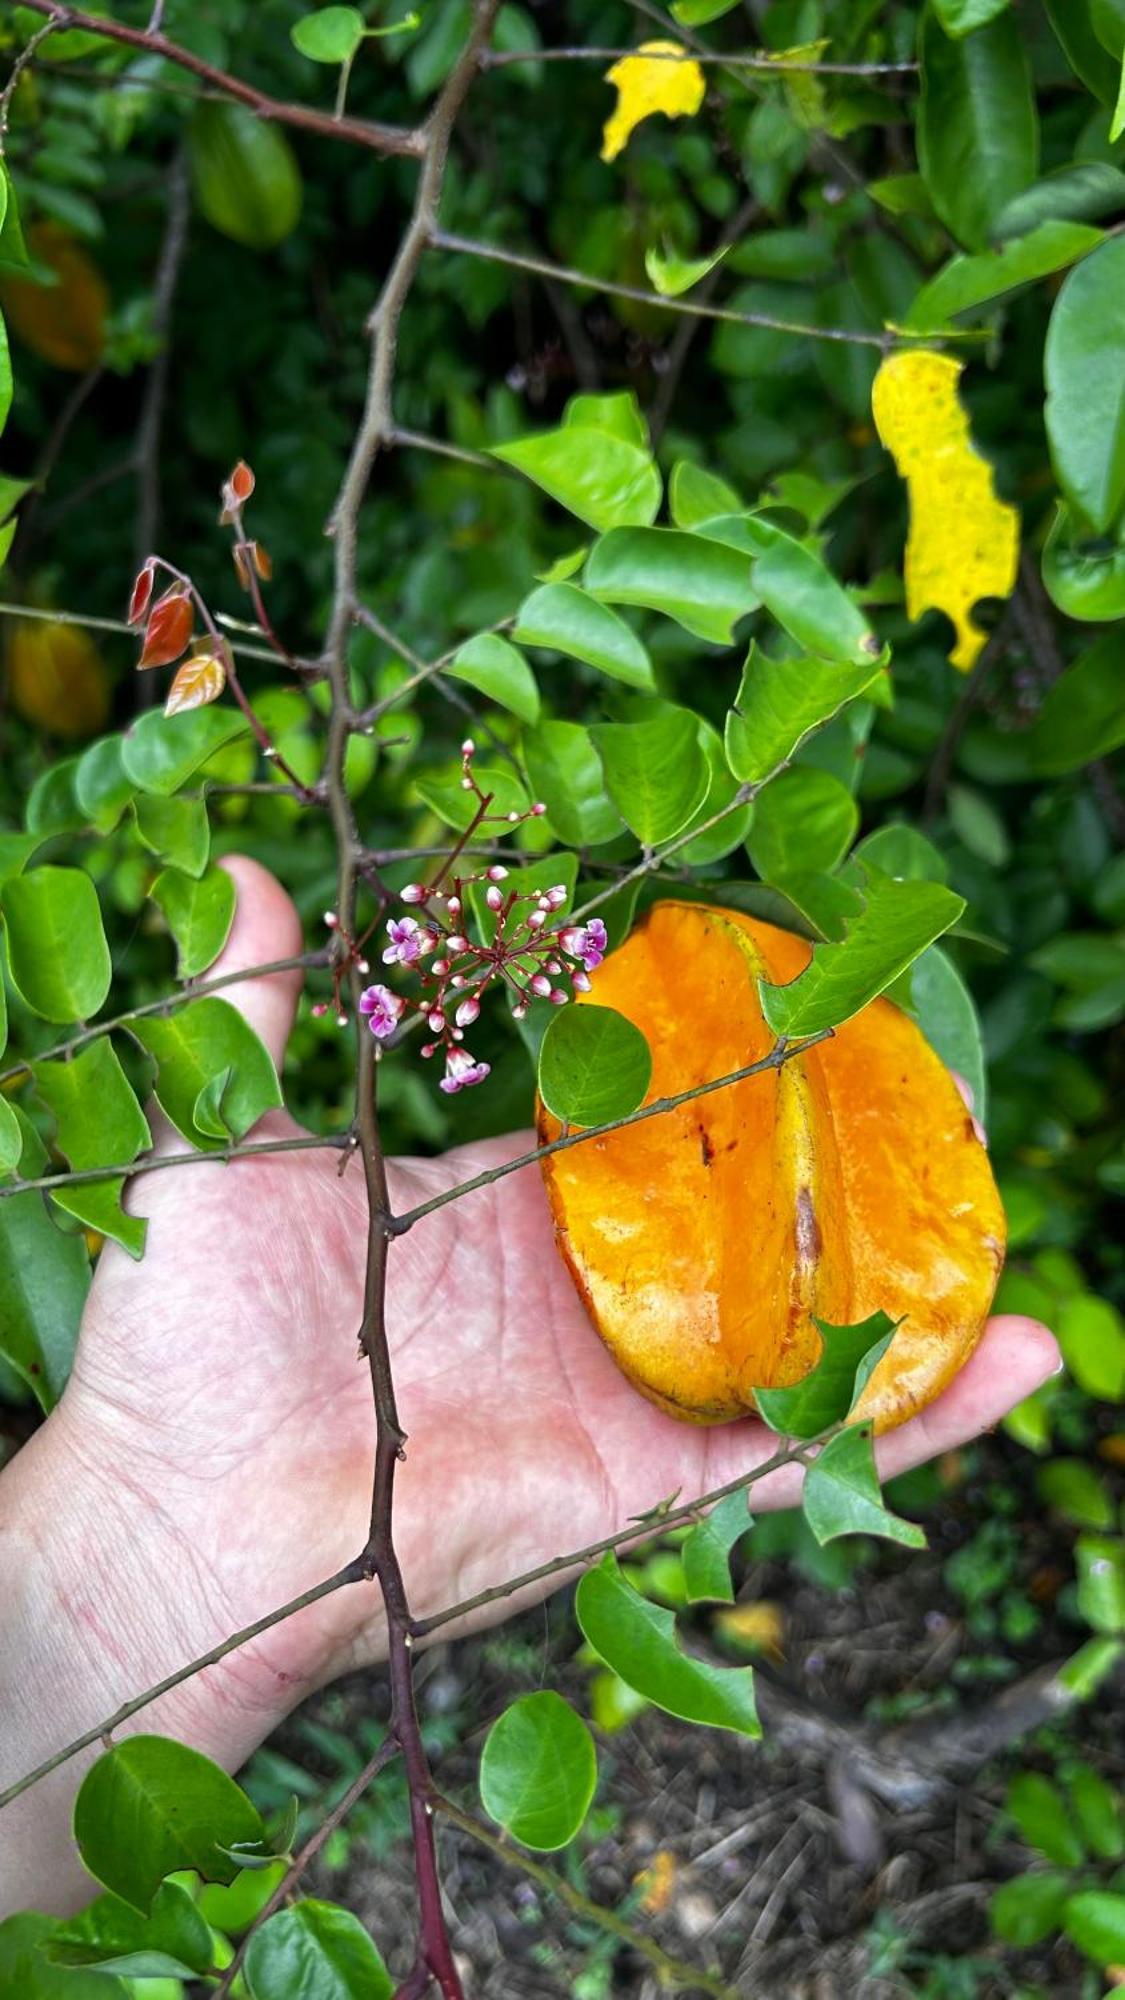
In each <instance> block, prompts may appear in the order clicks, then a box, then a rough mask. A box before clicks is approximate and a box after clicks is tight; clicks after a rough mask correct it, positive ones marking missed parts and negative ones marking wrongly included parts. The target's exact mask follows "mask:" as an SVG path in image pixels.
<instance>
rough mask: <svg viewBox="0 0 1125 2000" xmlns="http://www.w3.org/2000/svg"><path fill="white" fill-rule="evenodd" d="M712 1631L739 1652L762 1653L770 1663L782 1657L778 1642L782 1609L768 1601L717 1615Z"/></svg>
mask: <svg viewBox="0 0 1125 2000" xmlns="http://www.w3.org/2000/svg"><path fill="white" fill-rule="evenodd" d="M715 1630H716V1631H717V1632H718V1633H720V1634H721V1635H722V1637H723V1638H724V1639H726V1640H728V1641H729V1642H730V1644H731V1645H734V1646H737V1647H738V1649H739V1651H740V1652H746V1653H764V1654H765V1656H766V1658H767V1659H770V1660H780V1659H782V1658H783V1657H784V1650H783V1647H782V1643H781V1642H782V1637H783V1635H784V1631H785V1622H784V1619H783V1618H782V1614H781V1607H780V1605H778V1604H772V1603H771V1602H770V1600H769V1599H768V1598H762V1599H761V1600H760V1602H758V1603H757V1604H735V1605H733V1606H732V1607H731V1609H730V1610H729V1611H719V1612H717V1613H716V1614H715Z"/></svg>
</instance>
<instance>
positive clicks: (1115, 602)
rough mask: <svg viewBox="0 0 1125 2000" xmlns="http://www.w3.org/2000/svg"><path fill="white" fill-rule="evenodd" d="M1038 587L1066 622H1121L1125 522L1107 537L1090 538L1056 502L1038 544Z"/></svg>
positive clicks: (1064, 506)
mask: <svg viewBox="0 0 1125 2000" xmlns="http://www.w3.org/2000/svg"><path fill="white" fill-rule="evenodd" d="M1043 583H1044V587H1045V589H1046V591H1047V594H1048V596H1049V597H1050V599H1051V601H1052V603H1054V604H1057V605H1058V608H1059V610H1060V611H1062V612H1065V614H1066V616H1067V617H1068V618H1078V619H1085V620H1088V621H1089V622H1090V623H1091V624H1107V623H1109V621H1110V620H1111V619H1114V618H1125V518H1123V519H1122V520H1121V521H1120V522H1119V523H1118V524H1117V527H1116V530H1115V531H1114V533H1113V535H1112V536H1108V535H1090V534H1088V533H1086V532H1084V530H1083V528H1082V525H1081V522H1080V521H1079V520H1078V519H1077V517H1076V516H1075V514H1074V512H1073V509H1072V508H1070V507H1068V506H1067V504H1066V502H1065V500H1060V502H1059V504H1058V506H1057V507H1056V509H1055V518H1054V520H1053V521H1052V523H1051V529H1050V533H1049V534H1048V536H1047V539H1046V541H1045V542H1044V544H1043Z"/></svg>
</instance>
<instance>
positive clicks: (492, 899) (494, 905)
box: [484, 882, 504, 910]
mask: <svg viewBox="0 0 1125 2000" xmlns="http://www.w3.org/2000/svg"><path fill="white" fill-rule="evenodd" d="M484 900H485V902H486V903H487V904H488V907H489V909H490V910H502V909H503V907H504V891H503V890H502V889H498V888H497V887H496V885H495V883H494V882H490V883H489V885H488V887H487V889H486V890H485V892H484Z"/></svg>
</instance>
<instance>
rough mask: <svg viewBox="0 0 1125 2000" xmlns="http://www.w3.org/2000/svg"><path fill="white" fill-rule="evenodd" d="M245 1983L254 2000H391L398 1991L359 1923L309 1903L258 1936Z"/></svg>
mask: <svg viewBox="0 0 1125 2000" xmlns="http://www.w3.org/2000/svg"><path fill="white" fill-rule="evenodd" d="M246 1983H247V1986H248V1987H249V1989H250V1993H251V1996H252V2000H391V1995H392V1994H393V1992H394V1991H395V1982H394V1980H393V1979H392V1978H391V1976H390V1974H389V1972H388V1971H387V1968H386V1966H385V1965H384V1963H383V1960H382V1958H381V1957H380V1955H379V1953H378V1951H377V1950H376V1949H375V1946H374V1945H373V1943H372V1942H371V1939H370V1938H369V1937H368V1935H367V1932H366V1931H365V1930H364V1928H363V1925H362V1924H361V1923H360V1921H359V1918H358V1917H353V1916H352V1914H351V1912H350V1910H342V1909H340V1908H339V1907H338V1905H337V1904H335V1903H322V1902H315V1901H314V1900H313V1899H312V1898H311V1897H310V1898H306V1899H304V1900H303V1901H301V1902H299V1903H294V1904H293V1906H292V1908H291V1909H288V1910H279V1911H278V1912H277V1914H276V1916H273V1917H270V1918H269V1919H268V1920H267V1922H266V1923H264V1924H263V1925H262V1928H261V1930H259V1931H255V1933H254V1936H253V1937H252V1938H251V1940H250V1945H249V1949H248V1951H247V1953H246Z"/></svg>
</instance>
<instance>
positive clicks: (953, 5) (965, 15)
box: [933, 0, 1008, 35]
mask: <svg viewBox="0 0 1125 2000" xmlns="http://www.w3.org/2000/svg"><path fill="white" fill-rule="evenodd" d="M933 5H934V13H935V14H936V15H937V17H938V20H939V21H940V22H941V25H942V27H943V28H944V29H945V32H946V34H947V35H969V34H971V33H972V31H973V29H974V28H983V27H984V26H985V25H986V24H987V23H988V22H989V21H992V20H995V18H996V16H997V14H1002V13H1003V12H1004V9H1005V7H1006V6H1007V5H1008V0H933Z"/></svg>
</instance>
